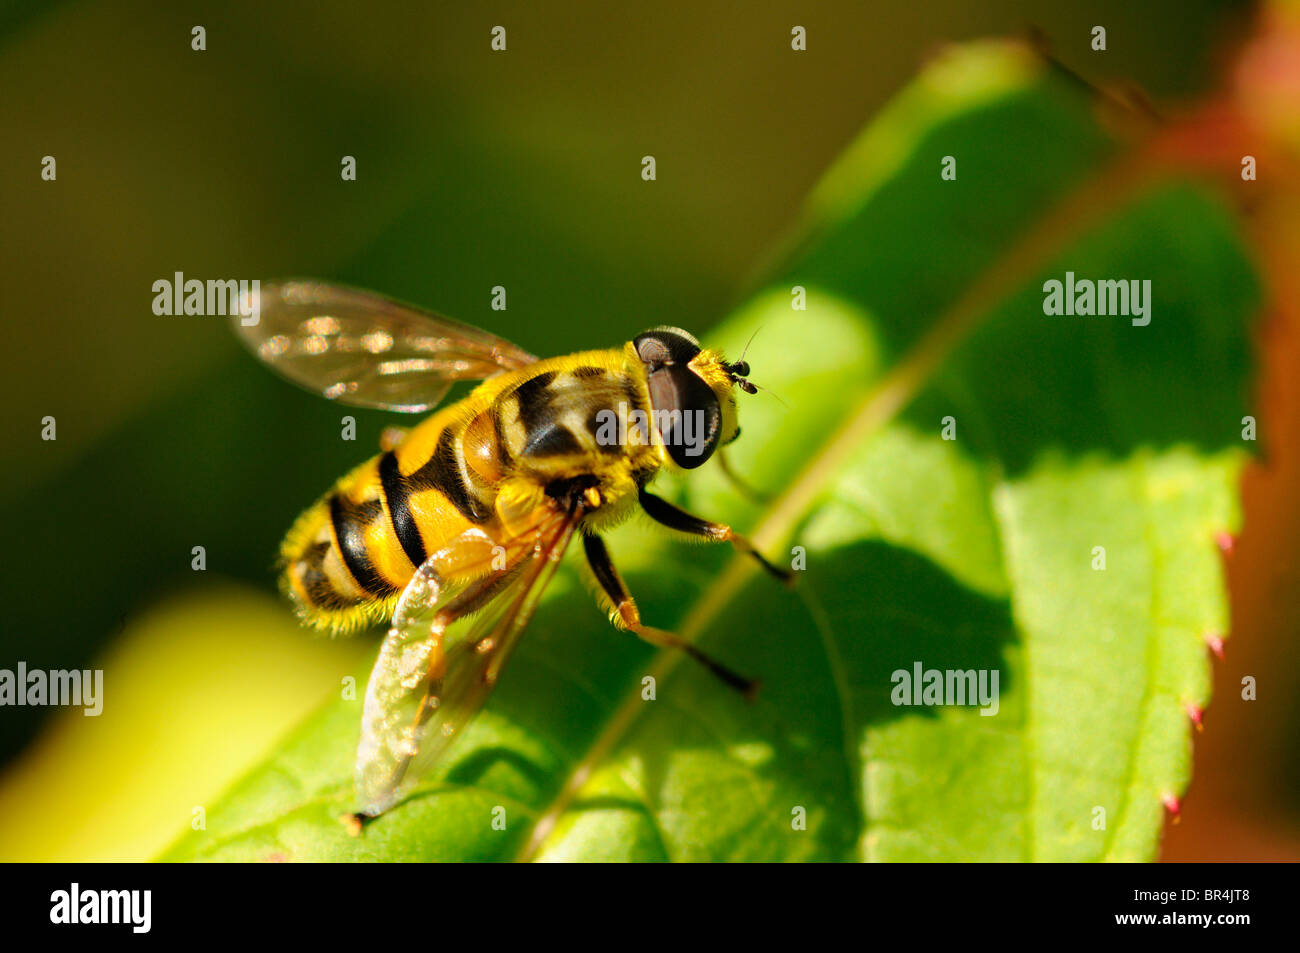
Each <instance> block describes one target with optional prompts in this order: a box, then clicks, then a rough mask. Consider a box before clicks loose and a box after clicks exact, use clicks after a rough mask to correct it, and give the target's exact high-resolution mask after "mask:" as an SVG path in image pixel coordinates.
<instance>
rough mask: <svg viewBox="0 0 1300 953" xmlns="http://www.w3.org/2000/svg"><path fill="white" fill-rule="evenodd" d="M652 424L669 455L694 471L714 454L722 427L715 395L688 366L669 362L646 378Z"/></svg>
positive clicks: (679, 464) (720, 414) (685, 468)
mask: <svg viewBox="0 0 1300 953" xmlns="http://www.w3.org/2000/svg"><path fill="white" fill-rule="evenodd" d="M647 383H648V384H649V387H650V404H651V406H652V407H653V409H654V422H655V426H656V427H658V429H659V436H660V437H662V438H663V441H664V447H665V449H667V451H668V456H670V457H671V458H672V460H673V463H675V464H677V465H678V466H679V467H681V468H682V469H683V470H694V469H695V468H696V467H698V466H700V465H701V464H702V463H704V461H705V460H707V459H709V457H710V456H712V455H713V451H714V450H715V449H716V448H717V446H718V438H719V437H720V436H721V429H722V409H721V407H719V405H718V398H717V395H715V394H714V393H713V390H712V389H711V388H710V387H709V385H708V384H706V383H704V381H703V379H701V378H700V376H699V375H698V374H696V373H695V372H694V371H692V370H691V369H690V368H688V367H685V366H682V365H668V366H665V367H661V368H660V369H659V370H657V371H651V372H650V375H649V377H648V378H647Z"/></svg>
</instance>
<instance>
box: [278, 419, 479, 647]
mask: <svg viewBox="0 0 1300 953" xmlns="http://www.w3.org/2000/svg"><path fill="white" fill-rule="evenodd" d="M465 409H467V408H465V407H463V406H462V405H455V406H453V407H450V408H448V409H447V410H444V411H443V412H441V413H438V414H435V415H434V416H433V417H430V418H429V419H428V420H426V421H424V422H423V423H422V424H420V425H419V426H418V427H416V428H415V429H413V430H412V431H411V433H410V434H409V435H408V436H407V438H406V440H404V441H403V443H402V444H401V445H400V446H399V447H398V448H396V449H395V450H390V451H388V452H386V453H383V454H381V455H380V456H377V457H374V458H372V459H370V460H368V461H366V462H365V463H363V464H362V465H361V466H359V467H357V468H356V469H355V470H353V471H352V472H351V473H349V474H348V475H347V476H345V477H343V479H341V480H340V481H339V482H338V483H337V484H335V486H334V488H333V489H332V490H331V491H330V492H329V493H327V494H326V495H325V496H324V497H323V498H322V499H321V500H320V501H319V502H317V503H316V505H315V506H313V507H312V508H311V509H309V510H307V512H305V513H303V514H302V516H300V517H299V518H298V521H297V522H296V523H295V524H294V526H293V529H291V530H290V531H289V534H288V536H286V538H285V541H284V545H283V546H282V547H281V560H282V563H283V565H284V576H283V585H284V588H285V589H286V590H287V591H288V593H289V595H290V596H291V597H292V598H293V600H294V602H295V603H296V605H297V607H298V609H299V613H300V615H301V616H302V617H303V619H304V620H305V621H307V622H309V623H311V624H312V625H315V626H319V627H322V628H330V629H334V630H337V631H345V630H349V629H353V628H356V627H357V626H359V625H363V624H365V623H368V622H374V621H378V620H380V619H382V618H384V617H385V616H387V615H388V614H390V613H391V611H392V608H393V605H394V603H395V601H396V599H397V596H398V595H399V594H400V593H401V591H402V588H403V587H404V586H405V585H406V584H407V582H409V581H410V579H411V576H412V575H414V573H415V570H416V567H418V566H419V565H420V564H421V563H423V562H424V560H425V558H426V557H427V556H428V555H429V553H431V552H435V551H437V550H438V549H439V548H440V547H442V546H444V545H445V544H446V543H448V542H449V541H451V540H452V539H454V538H455V537H457V536H459V535H460V534H461V533H463V532H464V531H465V530H466V529H468V528H469V527H470V526H480V527H482V528H483V529H484V530H485V531H486V532H488V533H489V534H491V533H492V531H493V529H494V527H493V525H492V523H493V512H492V499H491V488H490V486H486V485H483V484H482V483H480V485H478V486H474V485H473V480H474V476H475V473H474V471H473V470H472V469H471V468H469V467H467V466H466V465H465V457H464V452H463V446H464V438H465V430H466V429H467V428H466V426H465V424H466V423H468V422H467V421H464V420H463V419H462V418H463V416H464V414H463V412H462V411H463V410H465ZM458 412H462V413H458ZM467 471H468V473H469V479H467V477H466V473H467Z"/></svg>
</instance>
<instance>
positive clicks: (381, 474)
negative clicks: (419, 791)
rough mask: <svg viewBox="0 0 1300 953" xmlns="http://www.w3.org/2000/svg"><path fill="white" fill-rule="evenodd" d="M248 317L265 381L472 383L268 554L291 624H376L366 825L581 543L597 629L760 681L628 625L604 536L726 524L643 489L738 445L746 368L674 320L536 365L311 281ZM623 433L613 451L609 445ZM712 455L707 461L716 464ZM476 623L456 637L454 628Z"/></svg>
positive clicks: (473, 331) (344, 482)
mask: <svg viewBox="0 0 1300 953" xmlns="http://www.w3.org/2000/svg"><path fill="white" fill-rule="evenodd" d="M259 311H260V320H258V321H257V322H256V323H254V324H247V323H246V322H244V321H243V320H236V321H235V322H234V326H235V329H236V332H237V333H238V334H239V336H240V338H241V339H242V340H243V341H244V343H245V344H246V345H247V346H248V347H249V348H250V349H251V350H252V352H253V353H254V354H255V355H256V356H257V357H258V358H259V359H260V360H262V361H263V362H264V363H266V364H268V365H269V366H270V367H271V368H272V369H273V370H275V371H277V372H278V373H280V374H281V375H283V376H284V377H286V378H287V379H288V380H290V381H292V382H293V383H295V384H299V385H301V386H303V387H305V388H307V389H308V390H311V391H314V392H316V393H319V394H321V395H323V396H325V397H328V398H331V399H334V400H337V401H339V402H340V403H344V404H351V405H354V406H358V407H369V408H383V409H386V410H392V411H399V412H403V413H420V412H423V411H428V410H431V409H432V408H433V407H434V406H435V405H436V404H437V403H438V402H439V401H440V400H441V399H442V398H443V397H444V396H445V395H446V393H447V391H448V390H449V389H450V387H451V385H452V383H453V382H454V381H463V380H482V381H483V383H481V384H480V385H478V387H477V388H476V389H475V390H474V391H473V392H471V393H470V394H469V395H468V396H467V397H465V398H464V399H463V400H460V401H458V402H456V403H453V404H451V405H449V406H447V407H444V408H442V409H441V410H438V411H437V412H436V413H433V414H432V415H431V416H429V417H427V418H426V419H425V420H423V421H422V422H420V423H419V424H418V425H416V426H415V427H413V428H412V429H410V430H409V432H406V433H405V435H404V436H401V437H400V438H398V437H392V436H389V435H388V434H389V432H388V431H386V432H385V438H384V439H383V440H381V450H382V451H383V452H382V453H381V454H380V455H378V456H376V457H373V458H372V459H370V460H368V461H366V462H365V463H363V464H361V465H360V466H358V467H357V468H356V469H354V470H353V471H352V472H351V473H349V474H347V475H346V476H344V477H343V478H342V479H341V480H339V481H338V482H337V483H336V484H335V485H334V486H333V488H332V489H330V491H329V492H328V493H326V494H325V495H324V496H323V497H322V498H321V499H320V500H319V501H317V502H316V504H315V505H313V506H312V507H311V508H310V509H308V510H307V511H306V512H305V513H303V514H302V515H301V516H300V517H299V518H298V520H297V521H296V522H295V523H294V525H293V527H292V529H290V531H289V533H288V535H287V536H286V537H285V540H284V543H283V544H282V546H281V550H280V556H281V569H282V575H281V586H282V588H283V589H284V590H285V592H286V593H287V594H288V596H289V597H290V599H291V600H292V601H293V603H294V605H295V607H296V609H297V612H298V615H299V616H300V618H301V619H302V620H303V621H304V622H306V623H308V624H310V625H312V626H315V627H317V628H322V629H328V630H332V631H335V632H343V631H347V630H352V629H355V628H358V627H360V626H362V625H365V624H367V623H371V622H377V621H380V620H390V624H389V629H388V633H387V636H386V637H385V639H384V642H383V646H382V648H381V649H380V652H379V656H378V659H377V660H376V662H375V667H374V670H373V672H372V673H371V676H370V682H369V685H368V686H367V689H366V698H365V705H364V710H363V714H362V727H361V741H360V744H359V747H358V750H357V757H356V769H355V770H356V786H357V793H358V796H359V799H360V804H361V809H360V814H361V815H365V816H369V817H374V816H377V815H379V814H381V813H383V812H384V811H386V810H387V809H388V808H390V807H391V806H392V805H393V804H394V803H396V801H397V800H398V798H399V796H400V795H401V794H403V793H405V791H406V790H407V789H408V788H409V786H410V784H412V783H413V782H414V780H415V779H416V778H418V777H419V776H420V775H421V774H422V773H423V772H424V771H425V770H427V769H428V768H429V767H430V766H431V765H432V764H433V763H434V762H435V761H436V760H437V759H438V758H439V757H440V756H441V755H442V754H443V753H444V752H445V751H446V750H447V748H448V746H449V745H450V744H451V743H452V742H453V741H454V740H455V739H456V738H457V737H459V736H460V735H461V734H462V733H463V731H464V729H465V726H466V725H467V724H468V723H469V721H470V720H471V719H472V718H473V716H474V715H475V714H476V713H477V711H478V710H479V709H480V708H481V707H482V705H483V703H484V701H485V700H486V698H487V696H488V694H489V692H490V691H491V690H492V687H493V686H494V685H495V683H496V681H497V678H498V676H499V675H500V673H501V668H502V666H503V665H504V664H505V662H506V660H507V659H508V658H509V657H510V654H511V651H512V650H513V649H514V647H515V645H516V644H517V643H518V641H519V637H520V635H521V633H522V632H523V630H524V628H525V627H526V626H527V624H528V622H529V620H530V619H531V618H532V615H533V612H534V610H535V609H536V608H537V604H538V600H539V598H540V596H541V594H542V591H543V590H544V589H545V587H546V585H547V583H548V582H549V580H550V579H551V577H552V575H553V574H554V572H555V570H556V567H557V566H558V564H559V561H560V558H561V557H562V556H563V555H564V553H565V550H566V549H567V548H568V546H569V544H570V542H571V541H572V540H573V539H574V537H575V536H580V537H581V539H582V547H583V550H584V552H585V554H586V558H587V563H588V565H589V566H590V569H591V572H592V574H593V575H594V577H595V580H596V582H597V584H598V586H597V589H598V600H599V601H600V602H601V603H602V604H603V607H604V608H605V609H606V610H607V612H608V613H609V617H610V620H611V622H612V623H613V624H614V625H615V626H616V627H618V628H623V629H627V630H629V631H631V632H633V633H635V634H636V635H638V636H640V637H641V638H643V639H645V640H646V641H648V642H650V643H652V644H654V645H658V646H671V647H676V648H680V649H682V650H683V651H685V652H687V653H689V654H690V655H691V656H692V657H693V658H695V659H696V660H697V661H699V662H701V663H703V664H704V665H705V666H706V667H708V668H709V669H710V670H711V671H712V672H713V673H714V674H715V675H717V676H718V677H719V678H721V679H722V680H723V681H725V682H726V683H728V684H729V685H731V686H733V687H735V688H737V689H740V690H741V691H748V690H750V689H751V688H752V687H753V683H751V682H749V681H748V680H746V679H745V678H742V677H741V676H740V675H738V674H736V673H735V672H733V671H732V670H731V669H729V668H727V667H726V666H724V665H723V664H722V663H720V662H718V661H716V660H714V659H713V658H711V657H709V656H707V655H706V654H705V653H703V652H702V651H701V650H699V649H697V648H695V647H694V646H693V645H690V644H688V643H686V642H684V641H682V640H681V639H679V638H678V637H677V636H675V635H673V634H672V633H670V632H666V631H663V630H661V629H655V628H652V627H650V626H648V625H645V624H644V623H643V622H642V621H641V616H640V613H639V611H638V609H637V605H636V602H635V601H634V600H633V598H632V595H631V594H630V593H629V592H628V590H627V587H626V586H625V585H624V583H623V580H622V578H621V577H620V576H619V574H618V571H617V570H616V569H615V568H614V564H613V562H612V560H611V559H610V554H609V551H608V549H607V548H606V546H605V543H604V540H603V539H602V537H601V533H602V532H603V531H604V530H605V529H607V528H609V527H611V526H613V525H615V524H616V523H618V522H619V521H620V520H623V519H625V518H627V517H628V516H630V515H631V514H632V513H633V512H634V511H635V510H636V509H637V508H640V509H641V510H644V511H645V512H646V513H647V514H649V516H650V517H651V518H652V519H654V520H655V521H657V522H659V523H662V524H663V525H665V526H667V527H669V528H671V529H674V530H678V531H680V532H683V533H687V534H690V535H692V536H696V537H702V538H704V539H708V540H714V541H718V542H730V543H732V544H733V545H734V546H735V547H736V548H737V549H738V550H740V551H742V552H745V553H748V554H750V555H752V556H753V557H754V558H755V559H757V560H758V561H759V562H760V563H761V564H762V566H763V567H764V568H765V569H767V570H768V571H769V572H771V573H772V574H773V575H775V576H777V577H780V578H782V579H785V580H788V578H789V575H790V574H789V573H787V572H786V571H784V570H782V569H779V568H777V567H775V566H773V565H772V564H771V563H769V562H768V561H767V560H766V559H764V558H763V557H762V555H761V554H759V553H758V551H757V550H756V549H754V547H753V546H752V545H751V544H750V543H749V542H748V540H746V539H745V538H744V537H743V536H740V535H738V534H736V533H735V532H733V531H732V529H731V527H729V526H726V525H724V524H721V523H714V522H710V521H708V520H705V519H701V518H700V517H697V516H693V515H691V514H690V513H687V512H685V511H684V510H681V509H679V508H678V507H676V506H674V505H673V504H671V503H669V502H667V501H666V500H663V499H661V498H660V497H658V496H655V495H654V494H652V493H650V492H649V490H647V486H648V485H649V483H650V481H651V480H652V479H653V478H654V477H655V475H656V474H657V473H659V472H660V471H661V470H664V469H669V470H678V471H681V470H692V469H694V468H696V467H698V466H700V465H701V464H702V463H704V462H705V461H706V460H707V459H709V458H710V456H712V455H713V454H714V452H715V451H716V450H717V449H718V448H719V447H721V446H722V445H724V444H726V443H729V442H730V441H732V440H734V439H735V438H736V437H737V436H738V434H739V432H740V428H739V427H738V426H737V424H736V400H735V389H736V388H739V389H740V390H743V391H745V392H747V393H751V394H752V393H754V392H755V390H756V388H755V386H754V385H753V384H751V383H750V382H749V381H748V379H747V376H748V374H749V366H748V365H747V364H746V363H745V362H744V360H743V359H742V360H740V361H737V362H735V363H727V362H726V361H725V360H724V359H723V357H722V355H721V354H720V353H718V352H717V351H714V350H710V349H704V348H701V347H700V344H699V342H698V341H697V340H696V339H695V338H694V337H692V336H691V335H690V334H688V333H687V332H685V331H682V330H680V329H678V328H671V327H660V328H655V329H653V330H651V331H647V332H645V333H644V334H641V335H638V336H637V337H636V338H635V339H633V340H632V341H630V342H628V343H627V344H625V345H624V346H623V347H622V348H618V349H613V350H603V351H584V352H581V353H578V354H570V355H568V356H565V357H556V358H548V359H545V360H542V359H538V358H536V357H534V356H533V355H531V354H528V353H526V352H525V351H522V350H520V349H519V348H518V347H515V346H514V345H513V344H510V343H509V342H507V341H504V340H502V339H501V338H498V337H496V336H494V335H492V334H488V333H487V332H485V331H480V330H478V329H477V328H472V327H469V326H467V325H464V324H459V323H457V322H454V321H450V320H448V319H446V318H442V317H438V316H436V315H433V314H431V313H428V312H425V311H422V310H419V309H416V308H413V307H409V306H407V305H403V304H399V303H397V302H395V301H391V300H389V299H387V298H384V297H381V296H379V295H375V294H370V293H367V292H363V291H357V290H353V289H350V288H346V287H342V286H339V285H333V284H326V283H323V282H318V281H288V282H283V283H275V284H267V285H264V286H263V287H262V288H261V290H260V301H259ZM613 435H618V438H617V439H611V437H612V436H613ZM720 459H721V457H720ZM471 614H474V615H475V616H476V618H475V619H474V620H473V622H472V623H471V624H470V625H469V626H468V628H467V629H466V630H465V631H464V632H461V633H459V634H457V633H453V632H449V631H448V629H449V627H450V626H451V624H452V623H453V622H455V621H456V620H458V619H460V618H463V617H466V616H469V615H471Z"/></svg>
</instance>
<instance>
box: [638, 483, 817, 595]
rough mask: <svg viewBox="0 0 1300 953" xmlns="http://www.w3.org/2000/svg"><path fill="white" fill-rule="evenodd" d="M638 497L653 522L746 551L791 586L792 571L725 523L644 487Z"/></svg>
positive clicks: (792, 582)
mask: <svg viewBox="0 0 1300 953" xmlns="http://www.w3.org/2000/svg"><path fill="white" fill-rule="evenodd" d="M640 499H641V508H642V509H643V510H645V511H646V513H647V514H648V515H649V516H650V518H651V519H652V520H654V521H655V522H656V523H660V524H662V525H664V526H667V527H668V528H669V529H675V530H677V531H679V532H682V533H689V534H690V535H692V536H702V537H703V538H704V539H711V540H714V541H716V542H719V543H731V545H732V546H734V547H736V549H737V550H738V551H739V552H742V553H746V554H748V555H750V556H753V557H754V558H755V559H757V560H758V564H759V565H760V566H762V567H763V568H764V569H765V570H767V571H768V572H769V573H771V574H772V575H773V576H775V577H776V578H777V579H780V580H781V581H782V582H783V583H785V584H786V585H787V586H792V585H794V573H792V572H791V571H790V570H788V569H782V568H781V567H780V566H777V565H774V564H773V563H770V562H768V561H767V558H766V557H765V556H764V555H763V554H762V553H760V552H759V551H758V550H757V549H755V548H754V544H753V543H751V542H750V541H749V540H748V539H746V538H745V537H744V536H741V535H740V534H739V533H737V532H736V531H735V530H733V529H732V528H731V527H730V526H728V525H727V524H726V523H714V522H711V521H710V520H706V519H701V518H700V517H698V516H695V515H693V514H691V513H687V512H686V511H685V510H683V509H681V508H679V507H676V506H673V504H671V503H669V502H668V501H667V500H665V499H662V498H661V497H658V496H655V495H654V494H653V493H647V492H646V491H645V490H641V491H640Z"/></svg>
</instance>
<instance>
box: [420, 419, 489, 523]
mask: <svg viewBox="0 0 1300 953" xmlns="http://www.w3.org/2000/svg"><path fill="white" fill-rule="evenodd" d="M463 473H464V470H462V469H461V465H460V454H459V453H458V452H457V450H456V438H455V435H454V434H453V433H452V430H451V428H450V427H447V428H446V429H444V430H443V432H442V436H441V437H439V438H438V447H437V449H436V450H434V451H433V456H432V457H430V458H429V462H428V463H426V464H425V465H424V466H422V467H420V469H418V470H416V471H415V472H414V473H412V474H411V475H410V476H409V477H407V478H406V479H407V482H408V483H409V484H410V486H411V488H412V489H414V490H417V491H418V490H437V491H438V492H440V493H441V494H442V495H443V496H445V497H446V498H447V499H448V500H450V501H451V505H452V506H454V507H456V510H457V511H458V512H459V513H460V515H461V516H463V517H465V519H467V520H469V521H470V522H471V523H486V522H487V521H488V517H490V516H491V515H492V511H491V510H489V509H488V508H487V507H486V506H484V505H483V504H482V503H481V502H480V501H479V500H478V499H477V498H476V497H475V496H474V495H473V494H471V493H470V492H469V489H468V488H467V487H466V486H465V479H464V477H463V476H462V474H463Z"/></svg>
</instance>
